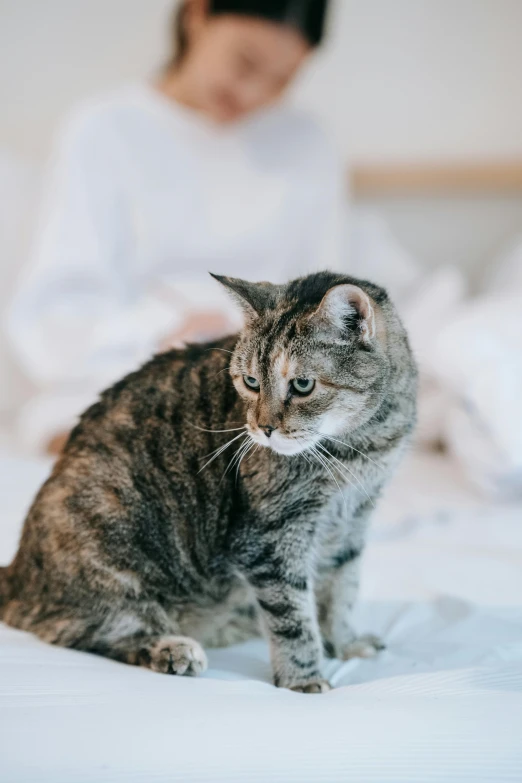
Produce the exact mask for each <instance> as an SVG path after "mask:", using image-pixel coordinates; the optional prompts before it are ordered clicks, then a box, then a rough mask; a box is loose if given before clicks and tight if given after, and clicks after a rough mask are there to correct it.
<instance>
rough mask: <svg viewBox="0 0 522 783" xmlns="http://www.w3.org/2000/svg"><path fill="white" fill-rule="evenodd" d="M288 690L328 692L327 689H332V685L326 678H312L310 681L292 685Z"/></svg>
mask: <svg viewBox="0 0 522 783" xmlns="http://www.w3.org/2000/svg"><path fill="white" fill-rule="evenodd" d="M290 690H291V691H295V692H296V693H328V691H331V690H332V686H331V685H330V683H329V682H328V680H313V681H312V682H304V683H301V684H299V685H292V686H291V687H290Z"/></svg>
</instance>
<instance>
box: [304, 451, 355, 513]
mask: <svg viewBox="0 0 522 783" xmlns="http://www.w3.org/2000/svg"><path fill="white" fill-rule="evenodd" d="M296 440H297V441H298V443H302V440H301V439H300V438H297V439H296ZM306 452H308V453H309V454H311V456H312V457H315V459H316V460H317V462H318V463H319V464H320V465H321V466H322V467H323V468H325V469H326V470H327V471H328V473H329V474H330V476H331V477H332V478H333V480H334V482H335V484H336V486H337V489H338V490H339V492H340V493H341V497H342V499H343V501H344V506H345V508H346V509H347V508H348V504H347V502H346V497H345V494H344V492H343V491H342V489H341V487H340V486H339V482H338V481H337V479H336V478H335V475H334V474H333V472H332V470H331V468H330V466H329V465H328V462H327V460H326V459H325V457H324V456H323V455H322V454H321V453H320V452H319V451H317V448H316V446H315V444H314V443H312V444H311V445H310V446H306V447H305V449H304V451H302V452H301V456H302V457H304V459H306V461H307V462H308V463H309V464H311V462H310V460H309V459H308V457H307V456H306Z"/></svg>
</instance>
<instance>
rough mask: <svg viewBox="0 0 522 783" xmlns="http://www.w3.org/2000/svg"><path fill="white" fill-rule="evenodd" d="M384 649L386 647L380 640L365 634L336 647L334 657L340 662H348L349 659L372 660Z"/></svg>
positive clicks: (372, 635)
mask: <svg viewBox="0 0 522 783" xmlns="http://www.w3.org/2000/svg"><path fill="white" fill-rule="evenodd" d="M385 649H386V645H385V644H384V642H383V641H382V639H380V638H379V637H378V636H375V635H374V634H371V633H367V634H364V635H363V636H358V637H357V638H356V639H351V640H350V641H349V642H345V643H344V644H340V645H338V646H336V648H335V657H336V658H340V659H341V661H348V660H350V658H374V657H375V656H376V655H378V653H380V652H382V650H385Z"/></svg>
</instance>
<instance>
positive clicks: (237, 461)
mask: <svg viewBox="0 0 522 783" xmlns="http://www.w3.org/2000/svg"><path fill="white" fill-rule="evenodd" d="M255 445H256V443H255V442H254V441H253V440H252V439H251V438H249V440H248V441H245V442H244V443H241V444H240V446H239V448H238V449H237V451H236V453H235V454H234V456H233V457H232V459H231V460H230V462H229V463H228V465H227V467H226V468H225V472H224V473H223V475H222V476H221V481H220V482H219V483H221V482H222V481H223V479H224V478H225V476H226V475H227V473H228V472H229V470H233V469H234V467H235V468H236V481H237V480H238V477H239V468H240V466H241V462H242V460H243V458H244V457H245V456H246V455H247V454H248V453H249V451H251V450H252V449H253V447H254V446H255Z"/></svg>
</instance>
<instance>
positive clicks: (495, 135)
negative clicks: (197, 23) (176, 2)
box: [0, 0, 522, 160]
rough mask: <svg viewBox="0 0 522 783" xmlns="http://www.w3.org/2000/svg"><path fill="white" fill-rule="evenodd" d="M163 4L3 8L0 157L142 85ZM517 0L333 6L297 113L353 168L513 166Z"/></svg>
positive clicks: (519, 142) (138, 0)
mask: <svg viewBox="0 0 522 783" xmlns="http://www.w3.org/2000/svg"><path fill="white" fill-rule="evenodd" d="M171 5H172V0H0V102H1V103H0V105H1V106H2V111H1V120H0V147H1V146H6V145H7V146H8V147H11V148H12V149H15V150H18V151H19V152H21V153H23V154H28V155H31V156H36V157H41V156H42V155H43V154H44V153H45V151H46V149H47V147H48V143H49V137H50V135H51V133H52V130H53V128H54V126H55V124H56V122H57V120H58V118H59V117H60V115H61V114H62V113H63V112H64V111H65V110H66V109H67V107H68V106H69V105H70V104H71V103H72V102H74V101H75V100H77V99H78V98H79V97H81V96H83V95H86V94H89V93H92V92H95V91H97V90H100V89H105V88H106V87H108V86H111V85H116V84H118V83H119V82H121V81H122V80H126V79H135V78H138V77H139V76H141V75H142V74H146V73H148V72H150V71H151V70H152V69H153V68H154V67H156V66H157V65H158V64H159V63H160V62H161V59H162V57H163V53H164V51H165V44H166V20H167V18H168V16H169V12H170V9H171ZM521 41H522V1H521V0H337V2H336V9H335V13H334V14H333V15H332V35H331V40H330V44H329V47H328V49H327V51H325V52H324V54H323V55H321V57H320V58H318V60H317V62H315V63H314V64H313V66H312V67H311V68H310V70H309V72H308V73H307V74H306V76H305V78H303V80H302V84H301V85H300V86H299V89H298V91H297V92H298V95H299V100H300V101H302V102H304V103H306V104H307V105H309V106H311V107H313V109H314V110H315V111H318V112H319V113H320V114H321V115H322V116H323V117H325V119H326V120H327V121H328V122H329V123H330V124H331V126H332V127H333V129H334V131H335V133H336V135H337V137H338V139H339V141H340V143H341V146H342V149H343V151H344V153H345V155H346V156H347V157H348V156H350V157H351V158H356V159H365V160H366V159H375V158H378V159H383V158H385V159H388V158H441V157H442V158H446V157H452V158H453V157H458V158H460V157H464V156H467V157H472V158H474V157H479V156H483V155H487V156H511V155H515V154H518V155H522V44H521Z"/></svg>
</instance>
